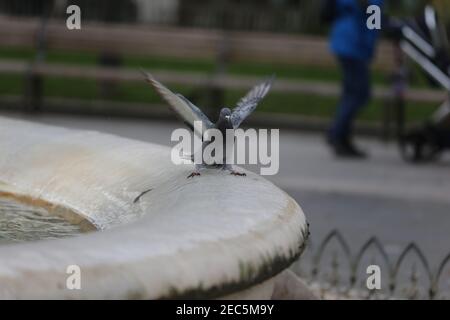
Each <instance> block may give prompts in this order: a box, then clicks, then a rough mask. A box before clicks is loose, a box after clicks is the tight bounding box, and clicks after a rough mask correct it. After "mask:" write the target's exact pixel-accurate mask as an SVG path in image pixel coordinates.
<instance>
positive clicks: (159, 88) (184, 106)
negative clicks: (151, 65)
mask: <svg viewBox="0 0 450 320" xmlns="http://www.w3.org/2000/svg"><path fill="white" fill-rule="evenodd" d="M144 74H145V76H146V79H147V81H148V82H149V83H150V84H151V85H152V87H153V88H155V90H156V92H158V94H159V95H160V96H161V98H162V99H164V100H165V101H166V102H167V103H168V104H169V106H170V108H171V109H172V110H173V111H175V112H176V113H177V114H178V115H179V116H180V117H181V119H182V120H183V121H184V123H185V124H186V125H187V126H188V127H190V128H191V129H192V130H193V131H195V133H196V134H198V135H199V136H202V135H203V133H204V132H205V130H207V129H210V128H212V127H214V124H213V123H212V122H211V121H210V120H209V119H208V117H207V116H206V115H205V114H204V113H203V112H202V111H201V110H200V109H199V108H198V107H197V106H195V105H194V104H193V103H191V102H190V101H189V100H188V99H186V98H185V97H183V96H182V95H181V94H176V93H173V92H172V91H170V90H169V89H168V88H166V87H165V86H164V85H163V84H162V83H160V82H159V81H157V80H156V79H155V78H153V77H152V76H151V75H150V74H148V73H144ZM194 121H201V122H202V124H203V126H202V129H203V130H202V132H196V131H197V128H194ZM194 129H195V130H194Z"/></svg>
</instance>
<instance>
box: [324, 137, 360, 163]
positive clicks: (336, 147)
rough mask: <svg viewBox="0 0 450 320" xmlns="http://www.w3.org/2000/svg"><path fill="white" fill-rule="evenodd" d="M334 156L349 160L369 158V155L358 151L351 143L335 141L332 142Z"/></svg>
mask: <svg viewBox="0 0 450 320" xmlns="http://www.w3.org/2000/svg"><path fill="white" fill-rule="evenodd" d="M330 144H331V146H332V148H333V151H334V154H335V155H336V156H338V157H341V158H349V159H365V158H367V153H365V152H364V151H362V150H360V149H358V148H357V147H356V146H355V145H354V144H353V143H352V142H350V141H334V142H330Z"/></svg>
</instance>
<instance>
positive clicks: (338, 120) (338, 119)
mask: <svg viewBox="0 0 450 320" xmlns="http://www.w3.org/2000/svg"><path fill="white" fill-rule="evenodd" d="M338 60H339V65H340V67H341V71H342V92H341V98H340V102H339V105H338V107H337V110H336V115H335V118H334V121H333V123H332V126H331V129H330V138H331V140H333V141H347V140H348V139H350V137H351V134H352V129H353V122H354V120H355V117H356V115H357V114H358V111H359V110H360V109H361V108H362V107H364V105H365V104H366V103H367V101H368V100H369V97H370V69H369V62H368V61H364V60H358V59H353V58H344V57H338Z"/></svg>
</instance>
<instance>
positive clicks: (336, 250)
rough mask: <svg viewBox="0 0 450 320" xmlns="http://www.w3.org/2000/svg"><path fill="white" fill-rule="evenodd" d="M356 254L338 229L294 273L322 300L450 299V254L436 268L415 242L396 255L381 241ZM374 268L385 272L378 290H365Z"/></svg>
mask: <svg viewBox="0 0 450 320" xmlns="http://www.w3.org/2000/svg"><path fill="white" fill-rule="evenodd" d="M353 251H354V252H352V250H351V247H350V245H349V242H348V241H347V240H346V239H345V238H344V236H343V235H342V234H341V233H340V232H339V231H338V230H333V231H331V232H330V233H329V234H328V235H327V236H326V237H325V238H324V239H323V240H322V241H321V242H320V243H319V244H318V245H317V246H316V245H315V243H313V242H309V243H308V245H307V246H306V249H305V252H304V254H303V255H302V257H301V259H300V260H299V261H298V262H297V263H295V264H294V265H293V266H292V269H293V270H294V271H295V272H296V273H297V274H298V275H299V276H301V277H302V278H303V279H305V280H306V281H307V282H308V283H309V284H310V286H311V287H312V288H313V290H314V291H315V292H316V293H318V294H319V295H320V296H321V297H323V298H337V299H342V298H343V299H352V298H356V299H450V253H449V254H448V255H447V256H446V257H445V258H444V259H443V260H442V261H441V262H440V263H438V264H437V266H435V267H432V266H431V265H430V263H429V261H428V259H427V257H426V255H425V254H424V253H423V251H422V250H421V249H420V248H419V246H418V245H416V244H415V243H410V244H409V245H407V246H406V247H404V248H403V250H401V251H400V253H399V254H396V255H393V254H389V253H388V251H389V250H388V248H387V247H386V246H384V245H383V244H382V243H381V242H380V241H379V240H378V238H377V237H372V238H370V239H369V240H367V241H366V242H365V243H364V244H363V245H362V246H361V247H360V248H359V249H358V250H356V251H355V250H353ZM369 265H378V266H379V267H380V270H381V289H379V290H376V289H375V290H369V289H368V288H367V286H366V281H367V278H368V276H369V275H368V274H367V273H366V269H367V267H368V266H369Z"/></svg>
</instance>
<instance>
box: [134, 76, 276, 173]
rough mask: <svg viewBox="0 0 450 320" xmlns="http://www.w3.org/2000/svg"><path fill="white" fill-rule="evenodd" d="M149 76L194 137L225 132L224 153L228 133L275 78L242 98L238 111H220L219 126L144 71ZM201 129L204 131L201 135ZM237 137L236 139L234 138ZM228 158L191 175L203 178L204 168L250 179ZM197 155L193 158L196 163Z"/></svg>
mask: <svg viewBox="0 0 450 320" xmlns="http://www.w3.org/2000/svg"><path fill="white" fill-rule="evenodd" d="M142 72H143V73H144V75H145V78H146V81H147V82H148V83H150V85H151V86H152V87H153V88H154V89H155V90H156V92H157V93H158V94H159V96H160V97H161V98H162V99H163V100H164V101H166V102H167V103H168V105H169V106H170V108H171V109H172V110H173V111H175V113H177V114H178V116H179V117H180V118H181V120H182V121H183V122H184V123H185V124H186V125H187V126H188V127H189V128H190V129H191V130H192V131H193V132H194V134H196V135H198V136H199V137H202V138H203V135H204V133H205V131H206V130H209V129H213V128H214V129H218V130H220V132H221V133H222V135H223V137H224V139H223V145H224V150H225V146H226V137H227V135H226V130H227V129H233V130H236V129H237V128H239V126H240V125H241V123H242V122H243V121H244V120H245V118H247V117H248V116H249V115H250V114H251V113H252V112H253V111H254V110H255V108H256V106H257V105H258V103H259V102H260V101H261V100H262V99H263V98H264V97H265V96H266V94H267V93H268V92H269V90H270V88H271V86H272V83H273V80H274V75H272V76H271V77H270V78H269V79H267V80H266V81H264V82H262V83H260V84H258V85H256V86H254V87H253V88H252V89H251V90H250V91H249V92H248V93H247V94H246V95H245V96H244V97H242V98H241V99H240V100H239V101H238V102H237V104H236V106H235V108H234V109H233V110H231V109H230V108H227V107H224V108H222V109H221V110H220V113H219V119H218V120H217V122H216V123H213V122H212V121H211V120H210V119H209V118H208V117H207V116H206V115H205V114H204V113H203V112H202V111H201V110H200V108H198V107H197V106H195V105H194V104H193V103H192V102H190V101H189V100H188V99H187V98H185V97H184V96H182V95H181V94H179V93H174V92H172V91H171V90H169V89H168V88H167V87H165V86H164V85H163V84H162V83H160V82H159V81H157V80H156V79H155V78H154V77H153V76H152V75H151V74H149V73H147V72H145V71H142ZM194 121H201V123H202V126H201V129H199V128H198V127H196V126H194ZM200 130H201V132H200ZM233 138H234V136H233ZM209 143H211V141H203V143H202V150H201V151H202V152H203V150H204V148H205V147H206V146H207V145H208V144H209ZM226 157H227V155H226V154H225V152H224V161H223V163H221V164H213V165H210V164H209V165H208V164H206V163H202V164H195V170H194V171H193V172H192V173H191V174H190V175H189V176H188V178H192V177H194V176H200V169H202V168H221V169H223V170H227V171H230V174H231V175H234V176H246V174H245V173H241V172H238V171H236V170H234V168H233V166H232V165H231V164H228V163H227V161H226ZM193 158H194V156H193V155H192V156H191V160H193Z"/></svg>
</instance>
